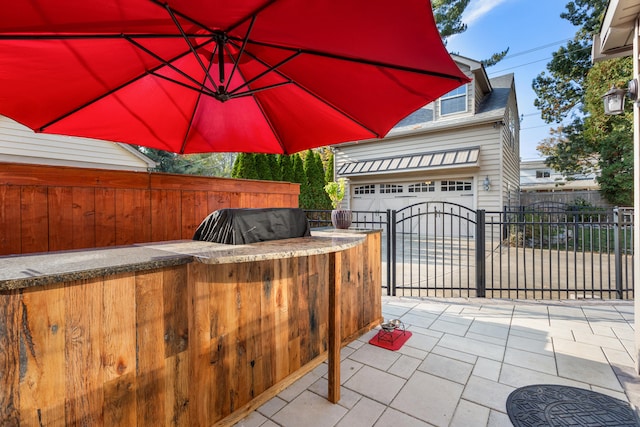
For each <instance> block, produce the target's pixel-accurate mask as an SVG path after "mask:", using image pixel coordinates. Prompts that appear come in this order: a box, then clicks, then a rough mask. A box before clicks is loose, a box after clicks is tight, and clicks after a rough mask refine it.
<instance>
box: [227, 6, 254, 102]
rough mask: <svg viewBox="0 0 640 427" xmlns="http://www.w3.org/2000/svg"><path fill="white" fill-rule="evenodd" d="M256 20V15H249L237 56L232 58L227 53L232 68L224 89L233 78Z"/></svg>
mask: <svg viewBox="0 0 640 427" xmlns="http://www.w3.org/2000/svg"><path fill="white" fill-rule="evenodd" d="M255 22H256V16H255V15H253V16H252V17H251V23H250V24H249V28H248V29H247V34H245V36H244V40H243V41H242V45H241V46H240V51H239V52H238V57H237V58H234V57H233V55H231V54H230V52H227V53H229V57H230V58H231V59H232V60H233V68H232V69H231V73H230V74H229V83H227V87H226V88H225V89H229V84H231V80H232V79H233V75H234V74H235V72H236V70H237V68H238V63H239V62H240V59H241V58H242V55H243V54H244V49H245V47H246V46H247V40H249V36H250V35H251V30H252V29H253V24H255Z"/></svg>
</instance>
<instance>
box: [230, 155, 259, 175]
mask: <svg viewBox="0 0 640 427" xmlns="http://www.w3.org/2000/svg"><path fill="white" fill-rule="evenodd" d="M236 161H237V163H238V164H237V167H236V166H235V165H234V169H236V172H235V175H233V178H243V179H260V177H259V175H258V168H257V164H256V155H255V154H252V153H239V154H238V158H237V159H236Z"/></svg>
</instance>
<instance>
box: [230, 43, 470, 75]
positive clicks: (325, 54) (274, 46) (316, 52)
mask: <svg viewBox="0 0 640 427" xmlns="http://www.w3.org/2000/svg"><path fill="white" fill-rule="evenodd" d="M229 39H232V40H234V41H236V42H237V41H240V40H241V39H240V38H238V37H232V36H229ZM247 43H251V44H254V45H257V46H263V47H269V48H272V49H280V50H288V51H293V52H300V53H303V54H306V55H312V56H321V57H324V58H331V59H338V60H341V61H348V62H356V63H360V64H366V65H373V66H376V67H383V68H390V69H394V70H398V71H406V72H409V73H416V74H423V75H428V76H434V77H441V78H445V79H449V80H457V81H463V78H462V77H458V76H452V75H451V74H447V73H441V72H438V71H429V70H421V69H419V68H413V67H407V66H404V65H398V64H389V63H386V62H379V61H373V60H370V59H363V58H352V57H348V56H344V55H338V54H335V53H329V52H322V51H319V50H312V49H302V48H295V47H287V46H282V45H278V44H274V43H267V42H261V41H257V40H248V41H247Z"/></svg>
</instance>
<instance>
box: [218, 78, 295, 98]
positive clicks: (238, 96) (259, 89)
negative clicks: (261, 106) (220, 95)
mask: <svg viewBox="0 0 640 427" xmlns="http://www.w3.org/2000/svg"><path fill="white" fill-rule="evenodd" d="M291 83H293V82H292V81H291V80H289V81H286V82H282V83H275V84H272V85H269V86H264V87H260V88H258V89H251V90H247V91H244V92H240V93H237V94H235V95H231V92H229V93H230V95H229V99H234V98H243V97H245V96H250V95H253V94H254V93H258V92H262V91H265V90H268V89H273V88H276V87H280V86H285V85H288V84H291Z"/></svg>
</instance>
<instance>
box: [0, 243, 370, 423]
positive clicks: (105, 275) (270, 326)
mask: <svg viewBox="0 0 640 427" xmlns="http://www.w3.org/2000/svg"><path fill="white" fill-rule="evenodd" d="M312 234H313V235H312V236H311V237H303V238H296V239H287V240H276V241H271V242H262V243H255V244H251V245H243V246H229V245H220V244H215V243H207V242H196V241H186V240H185V241H172V242H163V243H153V244H139V245H132V246H126V247H115V248H105V249H94V250H80V251H63V252H51V253H43V254H33V255H21V256H8V257H0V426H5V425H6V426H40V425H42V426H64V425H84V426H136V425H137V426H154V427H155V426H161V425H166V426H210V425H229V424H233V423H234V422H235V421H237V420H238V419H239V418H241V417H243V416H245V415H247V414H248V413H249V412H250V411H251V410H253V409H255V408H256V407H258V406H260V405H261V404H262V403H264V402H265V401H266V400H268V399H270V398H271V397H273V396H274V395H276V394H277V393H278V392H280V391H281V390H282V389H284V388H285V387H286V386H288V385H289V384H291V383H292V382H293V381H295V380H296V379H298V378H300V377H301V376H302V375H304V374H305V373H307V372H309V371H310V370H311V369H313V368H314V367H316V366H317V365H319V364H320V363H322V362H324V361H325V360H326V359H327V355H329V356H331V357H330V358H331V360H330V366H329V377H330V378H329V383H330V384H329V391H328V398H329V399H330V400H332V401H337V400H338V399H339V350H340V346H341V345H344V344H346V343H348V342H349V341H352V340H353V339H355V338H356V337H358V336H359V335H361V334H362V333H364V332H365V331H367V330H368V329H370V328H372V327H373V326H375V325H377V324H379V323H380V322H381V320H382V316H381V282H380V280H381V277H380V273H381V272H380V232H379V231H362V232H359V231H345V232H342V231H333V230H332V231H326V232H324V231H323V232H320V231H315V232H313V233H312ZM332 331H333V332H334V333H332Z"/></svg>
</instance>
